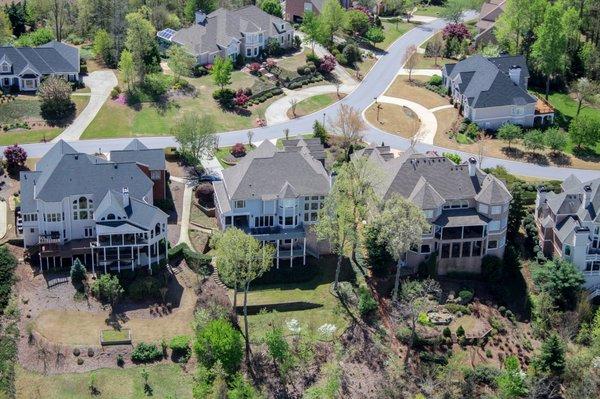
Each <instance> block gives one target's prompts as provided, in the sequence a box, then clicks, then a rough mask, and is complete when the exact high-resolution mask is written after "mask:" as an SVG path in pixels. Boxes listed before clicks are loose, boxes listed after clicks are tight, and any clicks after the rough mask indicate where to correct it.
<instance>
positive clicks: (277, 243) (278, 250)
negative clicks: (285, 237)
mask: <svg viewBox="0 0 600 399" xmlns="http://www.w3.org/2000/svg"><path fill="white" fill-rule="evenodd" d="M277 268H278V269H279V240H277Z"/></svg>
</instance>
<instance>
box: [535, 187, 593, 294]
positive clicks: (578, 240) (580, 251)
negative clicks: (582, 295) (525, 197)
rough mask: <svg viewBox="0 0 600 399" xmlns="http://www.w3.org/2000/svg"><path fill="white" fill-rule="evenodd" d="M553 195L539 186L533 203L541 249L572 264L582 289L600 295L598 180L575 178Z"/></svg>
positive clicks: (548, 254)
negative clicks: (581, 275) (581, 279)
mask: <svg viewBox="0 0 600 399" xmlns="http://www.w3.org/2000/svg"><path fill="white" fill-rule="evenodd" d="M561 187H562V190H563V191H562V192H561V193H559V194H556V193H554V192H552V191H548V190H545V189H544V188H543V187H541V188H540V189H539V190H538V193H537V198H536V203H535V220H536V223H537V226H538V231H539V240H540V247H541V248H542V251H544V253H545V254H546V255H547V256H560V257H562V258H564V259H567V260H569V261H571V262H572V263H573V264H574V265H575V266H576V267H577V268H578V269H579V270H581V272H582V273H583V275H584V277H585V286H586V288H588V289H590V290H591V292H592V294H594V295H596V296H597V295H600V178H598V179H594V180H591V181H588V182H582V181H580V180H579V179H578V178H577V177H575V176H574V175H571V176H570V177H569V178H567V179H566V180H565V181H563V183H562V185H561Z"/></svg>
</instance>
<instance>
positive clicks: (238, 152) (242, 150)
mask: <svg viewBox="0 0 600 399" xmlns="http://www.w3.org/2000/svg"><path fill="white" fill-rule="evenodd" d="M229 152H230V153H231V155H233V156H234V157H236V158H240V157H243V156H244V155H246V146H244V145H243V144H242V143H235V144H234V145H233V147H231V150H230V151H229Z"/></svg>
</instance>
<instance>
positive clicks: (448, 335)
mask: <svg viewBox="0 0 600 399" xmlns="http://www.w3.org/2000/svg"><path fill="white" fill-rule="evenodd" d="M442 335H443V336H444V337H446V338H452V331H450V327H444V330H442Z"/></svg>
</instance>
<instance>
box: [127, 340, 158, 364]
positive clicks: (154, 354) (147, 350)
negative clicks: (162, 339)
mask: <svg viewBox="0 0 600 399" xmlns="http://www.w3.org/2000/svg"><path fill="white" fill-rule="evenodd" d="M162 357H163V354H162V351H161V350H160V349H158V346H156V345H155V344H147V343H145V342H140V343H139V344H137V346H136V347H135V348H134V349H133V351H132V352H131V360H132V361H134V362H136V363H150V362H155V361H157V360H160V359H162Z"/></svg>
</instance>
